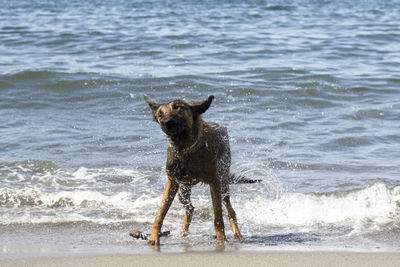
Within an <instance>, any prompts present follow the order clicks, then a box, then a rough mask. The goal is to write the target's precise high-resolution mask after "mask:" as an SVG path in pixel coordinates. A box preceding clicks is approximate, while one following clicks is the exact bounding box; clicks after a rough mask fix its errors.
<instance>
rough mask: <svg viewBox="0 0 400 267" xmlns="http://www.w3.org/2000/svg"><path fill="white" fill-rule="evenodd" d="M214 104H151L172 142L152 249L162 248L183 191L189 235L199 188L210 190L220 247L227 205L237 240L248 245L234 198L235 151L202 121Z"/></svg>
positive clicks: (211, 125) (217, 128) (224, 132)
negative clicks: (231, 171) (169, 217)
mask: <svg viewBox="0 0 400 267" xmlns="http://www.w3.org/2000/svg"><path fill="white" fill-rule="evenodd" d="M213 99H214V96H210V97H209V98H208V99H207V100H206V101H204V102H191V103H189V102H186V101H182V100H174V101H172V102H169V103H168V104H156V103H154V102H151V101H150V100H148V99H147V98H145V101H146V102H147V103H148V104H149V106H150V107H151V110H152V111H153V118H154V120H155V121H156V122H157V123H159V124H160V126H161V129H162V130H163V132H164V133H165V134H166V135H167V137H168V141H169V146H168V151H167V167H166V170H167V176H168V181H167V184H166V185H165V189H164V195H163V198H162V202H161V206H160V208H159V210H158V213H157V217H156V219H155V221H154V224H153V230H152V232H151V235H150V238H149V241H148V242H149V244H151V245H159V244H160V231H161V226H162V224H163V221H164V217H165V215H166V214H167V212H168V209H169V207H170V206H171V204H172V201H173V199H174V198H175V195H176V193H177V192H178V191H179V200H180V202H181V203H182V204H183V205H184V207H185V208H186V213H185V217H184V220H183V226H182V231H183V233H184V234H187V232H188V229H189V225H190V222H191V219H192V215H193V210H194V208H193V206H192V203H191V201H190V195H191V188H192V186H194V185H195V184H197V183H198V182H203V183H206V184H209V185H210V189H211V197H212V202H213V207H214V227H215V232H216V235H217V243H218V244H224V242H225V239H226V238H225V230H224V221H223V217H222V202H223V203H224V205H225V207H226V209H227V210H228V216H229V220H230V224H231V227H232V231H233V236H234V238H236V239H239V240H243V237H242V235H241V234H240V231H239V228H238V225H237V220H236V214H235V211H234V210H233V208H232V206H231V202H230V198H229V183H230V180H231V176H230V174H229V169H230V165H231V151H230V148H229V140H228V133H227V130H226V128H225V127H221V126H219V125H218V124H216V123H206V122H204V121H203V120H202V119H201V114H202V113H204V112H205V111H206V110H207V109H208V108H209V107H210V105H211V102H212V100H213Z"/></svg>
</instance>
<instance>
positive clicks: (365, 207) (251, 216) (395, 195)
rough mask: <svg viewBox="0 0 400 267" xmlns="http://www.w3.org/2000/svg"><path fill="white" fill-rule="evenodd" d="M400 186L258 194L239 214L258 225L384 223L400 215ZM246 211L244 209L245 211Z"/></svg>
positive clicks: (241, 208)
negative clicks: (271, 195) (336, 191)
mask: <svg viewBox="0 0 400 267" xmlns="http://www.w3.org/2000/svg"><path fill="white" fill-rule="evenodd" d="M399 200H400V187H395V188H393V189H389V188H388V187H386V185H385V184H383V183H376V184H374V185H372V186H369V187H367V188H365V189H361V190H356V191H352V192H344V193H337V194H334V193H332V194H326V195H315V194H299V193H285V194H284V195H282V196H281V197H279V198H276V199H267V198H263V197H262V196H257V197H255V198H254V199H252V200H250V201H247V202H245V203H244V204H243V205H242V207H239V208H238V209H237V210H238V213H239V216H240V217H242V218H245V219H246V221H247V223H252V224H258V225H266V224H268V225H277V226H282V225H293V226H311V225H318V224H336V223H344V224H352V225H354V227H356V226H357V224H358V223H359V222H360V221H365V220H368V221H374V222H376V223H377V224H384V223H387V222H388V221H391V220H393V219H394V218H395V217H397V216H398V213H399V210H398V202H399ZM243 211H245V212H243Z"/></svg>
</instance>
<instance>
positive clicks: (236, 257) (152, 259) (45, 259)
mask: <svg viewBox="0 0 400 267" xmlns="http://www.w3.org/2000/svg"><path fill="white" fill-rule="evenodd" d="M396 264H397V265H398V264H400V253H394V252H393V253H391V252H383V253H381V252H324V251H321V252H315V251H314V252H311V251H310V252H287V251H276V252H274V251H270V252H186V253H175V252H174V253H153V254H98V255H93V254H91V255H75V256H74V255H68V256H50V255H48V256H38V257H31V258H19V259H2V260H0V265H1V266H4V267H6V266H44V267H46V266H74V267H78V266H96V267H100V266H162V265H166V266H178V265H179V266H286V267H291V266H352V267H354V266H363V267H365V266H382V267H384V266H395V265H396Z"/></svg>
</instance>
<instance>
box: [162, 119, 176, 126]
mask: <svg viewBox="0 0 400 267" xmlns="http://www.w3.org/2000/svg"><path fill="white" fill-rule="evenodd" d="M164 125H165V127H167V128H171V127H176V126H177V125H178V121H177V120H176V119H175V118H174V117H167V118H165V120H164Z"/></svg>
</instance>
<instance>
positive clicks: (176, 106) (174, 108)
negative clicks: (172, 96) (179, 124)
mask: <svg viewBox="0 0 400 267" xmlns="http://www.w3.org/2000/svg"><path fill="white" fill-rule="evenodd" d="M180 108H181V106H178V105H177V104H174V105H173V106H172V109H173V110H179V109H180Z"/></svg>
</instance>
